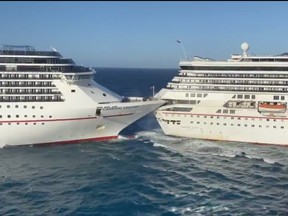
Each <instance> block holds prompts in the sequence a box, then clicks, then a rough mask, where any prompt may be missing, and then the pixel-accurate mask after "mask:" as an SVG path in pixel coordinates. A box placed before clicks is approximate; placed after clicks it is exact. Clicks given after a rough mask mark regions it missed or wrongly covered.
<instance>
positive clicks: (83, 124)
mask: <svg viewBox="0 0 288 216" xmlns="http://www.w3.org/2000/svg"><path fill="white" fill-rule="evenodd" d="M162 103H163V102H161V101H142V102H127V103H114V104H113V107H116V106H117V107H118V108H120V107H122V108H123V109H117V111H113V110H107V111H105V110H103V112H102V114H101V115H99V116H96V115H95V111H96V108H93V109H92V108H91V109H89V108H87V109H75V110H73V108H72V109H69V108H64V107H63V109H62V110H61V109H59V107H57V106H56V107H57V110H54V111H53V107H54V109H55V104H51V107H49V105H46V107H47V109H50V112H49V116H50V115H51V116H52V117H51V118H49V116H44V115H41V113H40V112H39V114H38V115H36V116H43V118H41V119H33V118H32V119H22V120H21V119H17V120H11V121H9V120H8V121H2V122H1V126H0V134H1V136H0V143H1V146H16V145H29V144H53V143H57V144H59V143H73V142H80V141H81V142H82V141H97V140H107V139H114V138H117V136H118V134H119V133H120V131H121V130H123V129H124V128H125V127H127V126H128V125H130V124H131V123H133V122H134V121H136V120H138V119H139V118H141V117H143V116H144V115H146V114H147V113H149V112H151V111H153V110H155V109H156V108H157V107H159V106H160V105H161V104H162ZM106 107H110V105H106ZM45 112H46V111H45Z"/></svg>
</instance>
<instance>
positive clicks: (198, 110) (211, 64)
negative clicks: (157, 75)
mask: <svg viewBox="0 0 288 216" xmlns="http://www.w3.org/2000/svg"><path fill="white" fill-rule="evenodd" d="M241 48H242V50H243V54H242V55H232V58H231V59H228V60H227V61H215V60H212V59H208V58H201V57H194V59H193V60H183V61H180V63H179V66H180V71H179V74H177V75H176V76H175V77H174V78H173V79H172V81H171V82H169V83H168V85H167V87H166V88H163V89H162V90H161V91H160V92H158V94H157V95H156V96H155V97H156V98H161V99H163V100H165V101H166V102H167V103H166V105H164V106H161V107H160V108H159V109H158V110H157V111H156V112H155V115H156V118H157V121H158V122H159V124H160V126H161V128H162V129H163V131H164V133H165V134H167V135H173V136H183V137H191V138H200V139H212V140H226V141H240V142H252V143H261V144H277V145H288V115H287V101H288V54H287V53H283V54H281V55H278V56H249V55H248V53H247V51H248V49H249V45H248V44H247V43H243V44H242V45H241Z"/></svg>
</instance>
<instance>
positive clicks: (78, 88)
mask: <svg viewBox="0 0 288 216" xmlns="http://www.w3.org/2000/svg"><path fill="white" fill-rule="evenodd" d="M95 73H96V72H95V70H94V69H93V68H91V67H90V68H89V67H84V66H81V65H77V64H76V63H75V62H74V61H73V60H72V59H69V58H63V57H62V55H61V54H60V53H59V52H58V51H57V50H56V49H54V48H52V50H51V51H37V50H35V49H34V48H33V47H32V46H13V45H3V48H2V49H1V50H0V110H1V112H0V147H3V146H16V145H30V144H53V143H57V144H58V143H73V142H82V141H97V140H106V139H113V138H117V137H118V135H119V133H120V132H121V130H123V129H124V128H125V127H127V126H128V125H130V124H132V123H133V122H135V121H136V120H137V119H139V118H141V117H143V116H144V115H146V114H148V113H149V112H152V111H154V110H155V109H156V108H158V107H159V106H160V105H162V104H163V101H162V100H155V99H154V98H152V97H151V98H143V97H123V96H120V95H118V94H116V93H114V92H112V91H110V90H109V89H107V88H105V87H103V86H102V85H100V84H98V83H97V82H95V81H94V74H95Z"/></svg>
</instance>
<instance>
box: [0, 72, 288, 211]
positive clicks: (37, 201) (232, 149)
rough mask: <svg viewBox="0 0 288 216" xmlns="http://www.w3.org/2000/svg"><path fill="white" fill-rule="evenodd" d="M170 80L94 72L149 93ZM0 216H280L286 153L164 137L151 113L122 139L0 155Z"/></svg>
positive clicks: (125, 88)
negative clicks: (132, 137)
mask: <svg viewBox="0 0 288 216" xmlns="http://www.w3.org/2000/svg"><path fill="white" fill-rule="evenodd" d="M176 73H177V69H171V70H169V69H162V70H159V69H105V68H98V69H97V74H96V76H95V79H96V80H97V81H98V82H99V83H101V84H103V85H104V86H106V87H108V88H109V89H111V90H113V91H115V92H117V93H119V94H121V95H125V96H151V95H152V89H151V88H150V87H151V86H155V91H159V90H160V89H161V88H162V87H164V86H165V85H166V83H167V82H168V81H170V80H171V79H172V77H173V76H174V75H175V74H176ZM133 134H134V135H136V137H135V138H134V139H127V138H126V135H133ZM0 215H103V216H104V215H107V216H110V215H139V216H140V215H163V216H164V215H165V216H168V215H283V216H284V215H288V148H285V147H278V146H259V145H252V144H248V143H237V142H216V141H205V140H196V139H186V138H175V137H170V136H166V135H164V134H163V132H162V131H161V129H160V127H159V125H158V123H157V122H156V120H155V118H154V116H153V114H152V113H151V114H149V115H147V116H146V117H144V118H142V119H140V120H138V121H137V122H135V123H134V124H133V125H131V126H129V127H128V128H126V129H125V130H124V131H123V132H122V133H121V136H119V139H118V140H113V141H109V142H94V143H92V142H90V143H82V144H74V145H73V144H71V145H58V146H57V145H55V146H45V147H35V146H34V147H31V146H21V147H10V148H3V149H0Z"/></svg>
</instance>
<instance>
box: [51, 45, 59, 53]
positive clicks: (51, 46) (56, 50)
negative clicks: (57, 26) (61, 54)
mask: <svg viewBox="0 0 288 216" xmlns="http://www.w3.org/2000/svg"><path fill="white" fill-rule="evenodd" d="M50 48H51V49H52V50H53V51H55V52H58V51H57V50H56V49H55V48H54V47H52V46H50Z"/></svg>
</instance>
